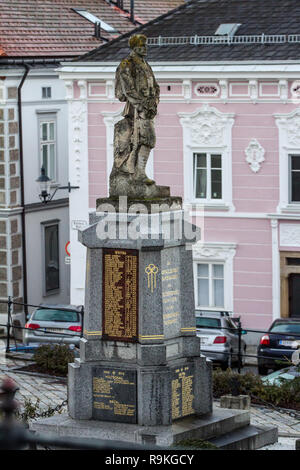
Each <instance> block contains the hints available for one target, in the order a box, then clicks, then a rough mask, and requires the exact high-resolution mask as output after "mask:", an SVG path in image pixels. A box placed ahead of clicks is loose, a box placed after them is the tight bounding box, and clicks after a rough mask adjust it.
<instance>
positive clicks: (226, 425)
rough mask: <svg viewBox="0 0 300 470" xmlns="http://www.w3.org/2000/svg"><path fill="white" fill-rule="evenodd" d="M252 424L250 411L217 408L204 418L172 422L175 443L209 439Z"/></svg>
mask: <svg viewBox="0 0 300 470" xmlns="http://www.w3.org/2000/svg"><path fill="white" fill-rule="evenodd" d="M249 424H250V411H248V410H246V411H244V410H243V411H242V410H229V409H226V408H216V409H214V411H213V413H212V414H211V415H208V416H206V417H202V418H193V417H190V418H185V419H184V420H181V421H178V422H175V423H173V424H172V434H173V436H174V443H177V442H180V441H182V440H186V439H201V440H208V439H210V438H216V437H219V436H222V435H227V434H228V433H231V432H232V431H235V430H237V429H241V428H244V427H245V426H248V425H249Z"/></svg>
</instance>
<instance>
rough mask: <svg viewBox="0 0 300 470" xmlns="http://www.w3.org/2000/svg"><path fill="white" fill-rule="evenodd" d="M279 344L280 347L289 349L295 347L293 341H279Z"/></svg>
mask: <svg viewBox="0 0 300 470" xmlns="http://www.w3.org/2000/svg"><path fill="white" fill-rule="evenodd" d="M279 344H280V346H287V347H289V348H291V347H294V346H295V341H287V340H284V339H280V340H279ZM296 347H297V346H296Z"/></svg>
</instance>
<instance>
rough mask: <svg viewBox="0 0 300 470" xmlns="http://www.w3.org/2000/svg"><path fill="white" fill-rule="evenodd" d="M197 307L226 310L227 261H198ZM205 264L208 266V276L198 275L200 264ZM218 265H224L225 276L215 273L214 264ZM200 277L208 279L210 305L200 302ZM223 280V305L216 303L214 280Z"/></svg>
mask: <svg viewBox="0 0 300 470" xmlns="http://www.w3.org/2000/svg"><path fill="white" fill-rule="evenodd" d="M195 264H196V278H195V279H196V302H195V305H196V309H201V310H203V309H214V310H225V263H224V262H222V261H208V260H203V261H199V260H197V261H196V263H195ZM200 264H203V265H207V266H208V277H200V276H198V265H200ZM215 265H218V266H222V267H223V277H222V278H216V277H214V274H213V266H215ZM199 279H208V302H209V305H201V304H199V289H198V282H199ZM216 279H218V280H220V279H222V280H223V305H214V301H215V289H214V280H216Z"/></svg>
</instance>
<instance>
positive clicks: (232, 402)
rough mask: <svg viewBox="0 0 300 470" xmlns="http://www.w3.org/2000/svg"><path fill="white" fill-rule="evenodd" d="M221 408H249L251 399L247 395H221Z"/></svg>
mask: <svg viewBox="0 0 300 470" xmlns="http://www.w3.org/2000/svg"><path fill="white" fill-rule="evenodd" d="M220 406H221V408H229V409H235V410H250V407H251V399H250V396H249V395H237V396H235V395H223V396H222V397H221V400H220Z"/></svg>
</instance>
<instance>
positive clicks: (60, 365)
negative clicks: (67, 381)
mask: <svg viewBox="0 0 300 470" xmlns="http://www.w3.org/2000/svg"><path fill="white" fill-rule="evenodd" d="M34 360H35V362H36V364H37V366H38V367H39V368H40V370H41V372H56V373H60V374H64V375H67V373H68V364H69V362H74V352H73V351H71V350H70V348H69V346H67V345H65V344H62V345H61V344H43V345H41V346H39V347H38V348H37V350H36V351H35V352H34Z"/></svg>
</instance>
